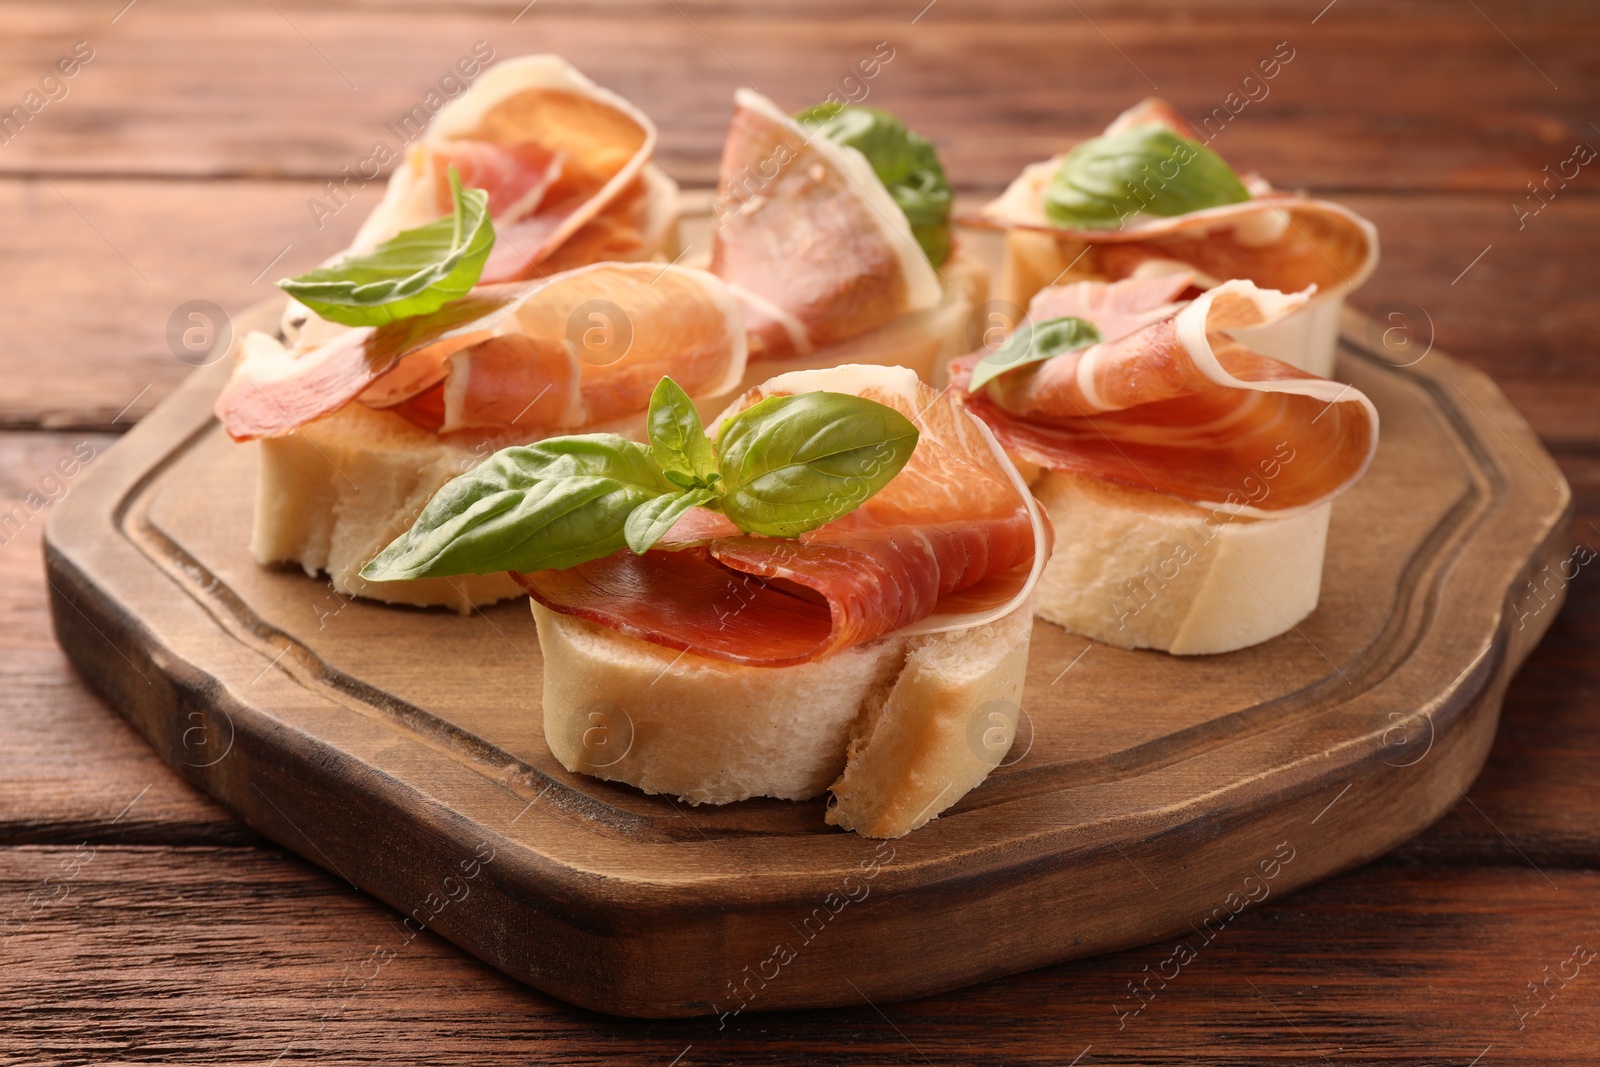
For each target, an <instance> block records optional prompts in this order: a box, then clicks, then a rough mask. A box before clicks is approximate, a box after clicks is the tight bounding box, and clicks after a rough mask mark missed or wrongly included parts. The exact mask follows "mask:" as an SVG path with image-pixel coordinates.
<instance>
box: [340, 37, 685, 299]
mask: <svg viewBox="0 0 1600 1067" xmlns="http://www.w3.org/2000/svg"><path fill="white" fill-rule="evenodd" d="M655 143H656V130H655V126H654V125H653V124H652V123H651V122H650V120H649V119H648V118H646V117H645V116H644V114H643V113H642V112H641V111H639V110H638V109H637V108H635V107H634V106H633V105H632V104H630V103H628V102H627V101H626V100H624V99H623V98H622V97H620V96H617V95H616V94H615V93H612V92H608V91H607V90H605V89H602V88H600V87H599V86H597V85H595V84H594V83H593V82H591V81H590V80H589V79H588V78H585V77H584V76H583V75H582V74H580V73H578V71H576V70H575V69H573V68H572V66H571V65H569V64H568V63H567V62H566V60H564V59H562V58H560V57H559V56H552V55H539V56H522V57H519V58H516V59H509V60H506V61H504V62H501V63H498V64H496V65H494V66H493V67H490V68H489V69H488V70H486V71H484V73H483V75H482V76H481V77H480V78H479V79H478V81H477V82H476V83H474V84H473V86H472V88H471V89H469V90H468V91H467V92H466V93H464V94H462V95H461V96H460V97H459V98H457V99H455V100H453V101H451V102H450V103H449V104H447V105H445V107H443V108H442V109H440V111H439V112H438V114H436V115H435V116H434V117H433V120H432V122H430V123H429V125H428V129H427V132H426V133H425V134H424V135H423V137H422V139H421V140H420V141H418V142H417V143H416V144H414V145H413V146H412V147H411V149H410V150H409V151H408V152H407V155H406V159H405V161H404V162H403V164H402V165H400V166H399V167H397V168H396V170H395V172H394V174H393V175H392V176H391V178H390V180H389V187H388V189H387V191H386V192H385V195H384V198H383V202H382V203H380V204H379V205H378V207H377V209H376V210H375V211H374V212H373V213H372V215H371V217H369V218H368V219H367V221H366V222H365V223H364V224H363V225H362V227H361V230H360V231H359V232H358V234H357V235H356V239H355V242H354V244H353V245H352V246H351V250H352V251H359V250H363V249H366V248H370V247H372V246H373V245H376V244H379V243H381V242H382V241H385V240H387V239H389V238H390V237H393V236H394V235H395V234H397V233H399V232H400V231H401V230H405V229H410V228H413V227H416V226H421V225H424V224H425V223H428V222H431V221H432V220H433V219H436V218H438V217H439V216H440V215H442V214H446V213H448V212H449V210H450V204H451V201H450V197H449V186H448V181H447V175H448V171H449V168H450V167H451V166H455V167H456V168H457V169H458V170H459V171H460V173H461V176H462V180H463V184H464V185H466V186H468V187H471V188H480V189H484V190H486V191H487V192H488V193H489V210H490V216H491V217H492V218H493V219H494V223H495V231H496V240H495V248H494V251H493V252H492V253H491V254H490V257H489V262H488V264H487V266H486V267H485V268H484V273H483V277H482V281H484V282H485V283H490V282H501V281H514V280H519V279H525V278H530V277H535V276H537V275H538V274H541V273H548V271H543V270H541V269H540V268H541V265H542V264H543V263H544V262H545V260H547V259H549V258H550V257H551V256H552V255H554V254H555V252H556V251H557V250H558V249H560V248H561V247H562V246H563V245H564V244H565V243H566V242H567V241H569V240H571V239H573V238H575V237H577V236H578V235H579V234H580V233H581V232H582V231H583V230H584V228H585V227H586V226H588V225H589V224H591V223H593V222H595V221H596V220H597V219H599V218H600V217H601V216H603V215H606V213H607V209H608V208H610V207H611V206H612V205H613V204H614V203H615V202H616V201H618V200H619V199H625V198H628V197H633V198H635V199H638V198H639V197H642V196H644V195H645V193H646V192H647V191H648V190H649V189H650V188H651V186H652V183H653V184H654V185H655V186H659V185H660V184H661V183H663V182H664V183H666V185H667V186H670V185H671V183H670V181H668V180H667V179H665V178H664V177H660V176H659V175H651V176H650V177H649V178H647V177H646V170H647V166H648V164H649V161H650V157H651V154H652V153H653V152H654V150H655ZM674 191H675V190H674ZM628 217H629V216H628V214H626V213H622V214H612V215H610V216H608V221H607V222H606V223H604V224H603V226H604V227H611V228H614V227H615V226H616V225H618V223H619V220H622V219H627V218H628ZM640 225H641V227H643V226H646V225H647V224H646V223H644V222H643V221H642V220H641V223H640ZM644 245H645V242H644V241H642V240H635V241H632V242H628V243H627V247H631V248H635V249H638V250H640V251H641V252H642V253H643V254H641V255H637V256H632V257H629V256H625V255H620V254H618V252H619V249H620V248H621V247H622V246H620V245H618V244H617V243H616V242H612V243H611V245H610V247H608V249H607V251H608V253H609V254H608V255H606V256H602V257H598V258H609V259H621V258H645V257H646V256H647V255H649V254H650V252H649V251H645V249H644ZM651 251H653V250H651ZM586 262H595V260H594V259H590V260H587V261H586ZM568 265H570V266H577V265H581V264H576V263H570V264H568Z"/></svg>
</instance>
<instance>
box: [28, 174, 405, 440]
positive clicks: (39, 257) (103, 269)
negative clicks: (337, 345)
mask: <svg viewBox="0 0 1600 1067" xmlns="http://www.w3.org/2000/svg"><path fill="white" fill-rule="evenodd" d="M315 192H316V186H314V185H312V184H311V183H308V182H253V181H239V182H187V181H186V182H163V181H137V182H120V181H119V182H84V181H66V180H61V181H55V180H50V179H30V180H23V181H7V182H3V183H0V214H3V215H4V217H6V218H8V219H11V220H13V225H12V226H11V227H10V229H9V230H8V233H7V238H6V240H5V242H4V243H3V245H0V277H4V278H6V279H7V284H9V285H14V286H16V289H15V290H14V292H13V298H12V299H10V300H7V301H5V302H4V305H3V306H0V331H4V333H5V334H6V336H8V337H10V338H12V341H11V343H9V344H7V345H6V346H5V348H4V350H3V351H0V376H3V377H4V379H5V381H6V389H5V394H4V399H3V400H0V425H9V426H43V427H66V426H71V427H95V428H104V429H111V430H122V429H126V428H127V427H128V426H129V425H131V424H132V423H133V422H136V421H137V420H138V419H139V417H140V416H141V415H143V414H144V413H145V412H147V411H149V410H150V409H151V407H153V406H154V405H155V403H157V402H158V401H159V400H160V399H161V398H162V397H164V396H166V395H167V394H168V393H169V392H171V391H172V389H173V388H174V387H175V386H176V385H177V384H178V383H179V382H181V381H182V380H183V379H184V378H185V377H186V376H187V375H188V373H189V372H190V371H191V370H192V369H193V367H192V366H191V363H190V362H185V361H184V360H181V359H179V358H178V355H177V354H176V353H178V352H183V353H185V354H186V355H187V354H188V349H186V348H185V347H184V346H183V343H182V337H183V332H184V330H185V329H187V328H189V327H190V326H191V325H195V324H194V323H192V322H191V321H190V320H188V318H187V311H186V310H185V311H180V309H183V308H184V305H186V304H188V302H190V301H194V300H206V301H210V302H211V303H212V304H215V305H217V306H219V307H221V308H223V309H224V312H225V314H229V315H231V314H235V313H237V312H238V311H240V310H241V309H242V308H244V307H248V306H249V305H251V304H254V303H257V302H259V301H261V300H264V299H266V298H268V297H269V296H271V295H273V294H274V293H276V292H277V290H276V289H274V288H273V285H272V283H273V282H274V281H275V280H277V279H278V278H281V277H284V276H285V275H286V274H294V273H298V272H300V271H302V270H306V269H309V268H310V267H311V266H314V265H315V264H317V263H319V262H321V261H322V260H323V259H324V258H326V257H327V256H329V255H332V254H333V253H334V252H336V251H338V250H339V249H340V248H342V247H344V246H345V245H346V244H347V243H348V242H349V240H350V237H351V236H352V235H353V234H354V233H355V230H356V227H357V226H359V225H360V221H361V216H363V215H364V214H365V213H366V212H367V211H368V210H370V208H371V206H372V205H373V204H375V203H376V202H377V200H376V198H377V195H378V191H377V190H375V189H369V190H367V191H366V192H365V193H364V194H363V195H362V199H361V200H359V201H356V202H353V203H351V204H350V206H349V207H347V208H346V209H345V210H343V211H342V212H340V213H339V214H337V215H335V216H333V217H332V218H329V219H326V220H325V223H326V225H325V227H324V228H323V229H321V230H318V229H317V227H316V225H315V224H314V222H313V219H312V216H311V213H310V211H309V210H308V209H307V208H306V200H307V198H308V197H309V196H311V195H312V194H313V193H315ZM286 247H287V248H288V251H285V248H286ZM275 259H276V262H274V260H275ZM201 313H204V311H202V312H201ZM213 317H214V316H213ZM169 328H170V329H173V330H175V332H176V336H177V343H176V346H175V345H174V344H173V343H172V342H171V341H169V336H168V334H169ZM221 356H222V353H220V352H218V353H216V358H221ZM204 358H206V357H205V356H204V354H202V355H200V356H198V357H195V356H189V359H190V360H191V362H192V361H194V360H196V359H201V360H203V359H204Z"/></svg>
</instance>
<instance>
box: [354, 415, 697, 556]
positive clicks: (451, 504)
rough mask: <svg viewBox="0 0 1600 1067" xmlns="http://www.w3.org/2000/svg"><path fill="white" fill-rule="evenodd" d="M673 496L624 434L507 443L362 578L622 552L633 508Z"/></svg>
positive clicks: (438, 498) (453, 483) (439, 497)
mask: <svg viewBox="0 0 1600 1067" xmlns="http://www.w3.org/2000/svg"><path fill="white" fill-rule="evenodd" d="M672 492H673V487H672V486H671V485H670V484H669V483H668V482H667V481H666V480H665V479H664V478H663V477H662V476H661V471H660V468H658V467H657V466H656V463H655V461H654V460H653V459H652V458H651V457H650V453H649V451H648V450H646V449H645V447H644V446H643V445H640V444H637V443H636V442H633V441H629V440H627V439H626V438H622V437H618V436H617V435H616V434H580V435H577V436H572V437H553V438H550V439H548V440H545V441H540V442H538V443H537V444H532V445H519V446H516V447H513V448H505V449H501V450H500V451H499V452H496V453H495V454H494V455H492V456H490V457H489V458H488V459H487V460H485V461H484V462H483V463H482V464H480V465H479V466H477V467H475V468H474V469H472V470H470V471H468V472H467V473H466V474H463V475H461V476H460V477H457V478H454V479H452V480H450V481H449V482H447V483H445V486H444V488H442V489H440V490H439V492H438V493H437V494H435V495H434V497H433V499H432V500H430V501H429V502H428V504H427V506H426V507H425V508H423V510H422V514H421V516H420V517H419V518H418V519H417V521H416V523H415V525H413V526H412V527H411V529H410V530H408V531H407V532H406V533H405V534H403V535H402V536H400V537H399V538H397V539H396V540H395V541H394V543H393V544H391V545H389V547H387V548H385V549H384V550H383V551H382V552H380V553H378V555H377V557H376V558H374V559H373V560H372V562H370V563H368V564H367V565H366V566H365V567H363V568H362V569H361V576H362V577H363V578H366V579H368V580H370V581H393V580H397V579H405V578H438V577H444V576H448V575H454V574H494V573H497V572H499V571H539V570H547V569H559V568H563V567H575V566H577V565H578V564H580V563H585V562H588V561H589V560H592V559H599V558H600V557H602V556H609V555H610V554H611V553H613V552H615V551H617V550H618V549H620V548H622V547H623V545H624V544H626V536H625V530H626V525H627V520H628V516H629V515H630V514H631V513H632V512H633V511H634V509H635V508H638V507H639V506H640V505H642V504H645V503H648V502H649V501H651V500H654V499H655V498H657V497H659V496H661V495H663V494H668V493H672Z"/></svg>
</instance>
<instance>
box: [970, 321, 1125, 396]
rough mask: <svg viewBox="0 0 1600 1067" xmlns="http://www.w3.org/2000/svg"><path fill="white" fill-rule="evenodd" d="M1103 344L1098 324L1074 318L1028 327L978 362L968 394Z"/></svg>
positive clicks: (1021, 329)
mask: <svg viewBox="0 0 1600 1067" xmlns="http://www.w3.org/2000/svg"><path fill="white" fill-rule="evenodd" d="M1101 340H1102V338H1101V336H1100V331H1099V330H1098V329H1096V328H1095V325H1094V323H1092V322H1090V321H1088V320H1087V319H1080V318H1075V317H1073V316H1071V315H1067V316H1063V317H1062V318H1059V319H1046V320H1045V321H1043V322H1041V323H1039V324H1038V325H1037V326H1035V325H1034V324H1033V323H1026V324H1024V325H1023V326H1022V327H1021V328H1019V329H1018V330H1017V331H1016V332H1015V333H1013V334H1012V335H1011V336H1010V337H1007V338H1006V339H1005V343H1004V344H1002V345H1001V346H1000V347H999V348H997V349H995V350H994V351H993V352H990V353H989V354H988V355H986V356H984V357H983V358H982V359H980V360H978V364H977V366H975V367H973V368H972V380H971V381H969V382H968V383H967V392H969V393H976V392H977V391H978V390H979V389H982V388H983V387H984V386H986V385H988V384H989V383H990V382H992V381H994V379H996V378H998V377H999V376H1000V375H1002V374H1004V373H1006V372H1007V371H1012V370H1016V369H1017V368H1018V367H1025V366H1027V365H1028V364H1029V363H1042V362H1044V361H1045V360H1047V359H1054V358H1055V357H1057V356H1059V355H1061V354H1062V353H1063V352H1073V351H1076V350H1077V349H1080V348H1088V347H1089V346H1090V345H1097V344H1099V343H1100V342H1101Z"/></svg>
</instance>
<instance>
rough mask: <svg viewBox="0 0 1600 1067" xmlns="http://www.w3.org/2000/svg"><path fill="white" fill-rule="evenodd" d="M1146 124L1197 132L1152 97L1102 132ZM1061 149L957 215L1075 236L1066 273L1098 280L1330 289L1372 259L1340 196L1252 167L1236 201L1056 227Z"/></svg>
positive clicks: (1363, 271) (1360, 273) (1374, 246)
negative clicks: (1325, 195)
mask: <svg viewBox="0 0 1600 1067" xmlns="http://www.w3.org/2000/svg"><path fill="white" fill-rule="evenodd" d="M1145 125H1159V126H1164V127H1166V128H1167V129H1170V130H1172V131H1173V132H1174V133H1176V134H1178V135H1179V136H1182V137H1186V138H1189V139H1190V140H1199V138H1197V137H1196V134H1195V131H1194V128H1193V127H1192V126H1190V125H1189V123H1187V122H1185V121H1184V120H1183V118H1182V117H1181V116H1180V115H1179V114H1178V113H1177V111H1176V110H1175V109H1174V108H1173V107H1172V105H1170V104H1168V103H1167V102H1166V101H1164V100H1158V99H1154V98H1152V99H1148V100H1144V101H1141V102H1140V103H1138V104H1136V105H1134V106H1133V107H1131V108H1129V109H1128V110H1127V111H1125V112H1123V113H1122V114H1121V115H1119V116H1118V117H1117V118H1116V119H1115V120H1114V121H1113V122H1112V123H1111V125H1110V126H1108V127H1107V128H1106V131H1105V132H1106V133H1107V134H1115V133H1121V132H1124V131H1126V130H1130V129H1134V128H1136V127H1139V126H1145ZM1065 155H1066V154H1065V153H1062V154H1061V155H1059V156H1056V157H1055V158H1053V159H1049V160H1046V161H1044V162H1042V163H1035V164H1032V165H1030V166H1028V167H1026V168H1024V170H1023V172H1022V174H1021V175H1020V176H1019V177H1018V178H1017V179H1016V180H1015V181H1013V182H1012V183H1011V185H1010V186H1009V187H1008V188H1007V189H1006V191H1005V192H1004V193H1002V194H1001V195H1000V197H999V198H997V199H996V200H994V201H992V202H990V203H989V204H987V205H986V206H985V207H984V208H983V209H982V210H981V211H980V212H978V213H976V214H973V215H970V216H965V217H963V218H962V219H961V220H960V221H962V222H965V223H968V224H970V225H975V226H984V227H991V228H1002V229H1020V230H1033V231H1038V232H1041V233H1046V234H1050V235H1053V236H1056V237H1058V238H1060V239H1063V240H1070V241H1077V242H1082V244H1083V246H1084V248H1083V250H1082V255H1081V257H1080V258H1077V259H1074V261H1073V269H1072V273H1071V275H1070V277H1081V278H1092V279H1097V280H1102V279H1103V280H1111V281H1115V280H1120V279H1123V278H1128V277H1132V276H1134V275H1135V274H1136V273H1137V274H1148V273H1152V272H1156V273H1166V272H1171V271H1176V270H1181V269H1189V270H1192V271H1193V272H1195V280H1196V282H1197V284H1198V285H1199V286H1200V287H1201V288H1209V287H1210V286H1212V285H1216V284H1217V283H1218V282H1221V281H1225V280H1228V279H1231V278H1244V279H1248V280H1250V281H1253V282H1255V283H1256V284H1257V285H1260V286H1263V287H1265V288H1270V289H1281V290H1283V291H1286V292H1293V291H1298V290H1301V289H1304V288H1306V287H1307V286H1309V285H1315V286H1316V287H1317V288H1318V290H1319V291H1322V292H1329V291H1335V290H1336V291H1347V290H1349V289H1354V288H1355V287H1356V286H1358V285H1360V284H1361V283H1362V282H1364V281H1366V279H1367V277H1368V276H1369V275H1370V274H1371V273H1372V271H1373V269H1374V268H1375V267H1376V266H1377V261H1378V234H1377V230H1376V229H1375V228H1374V227H1373V225H1372V224H1371V223H1370V222H1368V221H1367V220H1366V219H1364V218H1362V217H1361V216H1359V215H1357V214H1356V213H1355V212H1353V211H1351V210H1350V209H1348V208H1346V207H1343V206H1341V205H1339V204H1334V203H1330V202H1329V201H1326V200H1315V199H1310V198H1307V197H1303V196H1294V195H1291V194H1288V193H1283V192H1279V191H1277V190H1275V189H1273V188H1272V187H1271V186H1270V185H1269V184H1268V183H1267V182H1266V180H1265V179H1263V178H1261V177H1260V176H1259V175H1255V174H1248V175H1244V176H1243V180H1244V183H1245V185H1246V187H1247V188H1249V189H1250V191H1251V194H1252V195H1251V199H1249V200H1246V201H1243V202H1240V203H1236V204H1226V205H1223V206H1221V207H1214V208H1207V209H1205V210H1203V211H1193V212H1190V213H1188V214H1186V215H1175V216H1171V217H1168V218H1159V217H1152V216H1135V217H1133V218H1130V219H1129V220H1128V221H1127V222H1126V223H1125V224H1124V225H1122V226H1120V227H1118V228H1114V229H1113V228H1106V229H1073V228H1069V227H1063V226H1058V225H1056V224H1055V223H1053V222H1051V221H1050V219H1049V218H1048V217H1047V216H1046V215H1045V213H1044V195H1045V190H1046V189H1047V188H1048V187H1049V185H1050V181H1051V179H1052V178H1053V177H1054V176H1055V173H1056V170H1057V169H1058V168H1059V167H1060V165H1061V161H1062V159H1064V158H1065Z"/></svg>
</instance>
